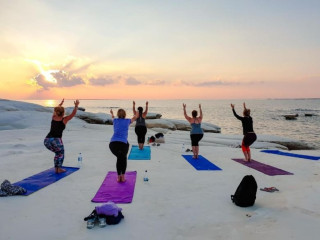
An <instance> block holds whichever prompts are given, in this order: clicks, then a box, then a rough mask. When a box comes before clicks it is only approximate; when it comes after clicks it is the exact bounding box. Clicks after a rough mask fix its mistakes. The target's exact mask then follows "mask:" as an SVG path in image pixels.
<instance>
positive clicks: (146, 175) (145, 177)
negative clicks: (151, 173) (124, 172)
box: [143, 170, 149, 182]
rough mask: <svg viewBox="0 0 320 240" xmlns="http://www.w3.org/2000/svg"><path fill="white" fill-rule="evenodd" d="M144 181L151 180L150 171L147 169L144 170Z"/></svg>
mask: <svg viewBox="0 0 320 240" xmlns="http://www.w3.org/2000/svg"><path fill="white" fill-rule="evenodd" d="M143 181H144V182H148V181H149V178H148V171H147V170H145V171H144V176H143Z"/></svg>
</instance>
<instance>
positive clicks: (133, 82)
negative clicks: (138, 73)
mask: <svg viewBox="0 0 320 240" xmlns="http://www.w3.org/2000/svg"><path fill="white" fill-rule="evenodd" d="M125 83H126V85H131V86H135V85H140V84H141V82H140V81H138V80H137V79H135V78H133V77H129V78H127V79H125Z"/></svg>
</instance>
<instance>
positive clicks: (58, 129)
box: [47, 119, 66, 138]
mask: <svg viewBox="0 0 320 240" xmlns="http://www.w3.org/2000/svg"><path fill="white" fill-rule="evenodd" d="M65 128H66V125H65V124H64V123H63V119H62V120H61V121H55V120H53V119H52V121H51V129H50V132H49V133H48V135H47V138H62V132H63V130H64V129H65Z"/></svg>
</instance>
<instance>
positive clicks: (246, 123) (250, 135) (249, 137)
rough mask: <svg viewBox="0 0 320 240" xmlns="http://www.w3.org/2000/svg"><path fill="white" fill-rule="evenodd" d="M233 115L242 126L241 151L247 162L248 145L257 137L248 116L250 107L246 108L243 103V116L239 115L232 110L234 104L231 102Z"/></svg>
mask: <svg viewBox="0 0 320 240" xmlns="http://www.w3.org/2000/svg"><path fill="white" fill-rule="evenodd" d="M231 108H232V112H233V115H234V116H235V117H236V118H237V119H239V120H240V121H241V122H242V128H243V135H244V137H243V140H242V144H241V148H242V152H243V154H244V157H245V160H246V161H247V162H250V161H251V152H250V145H251V144H252V143H254V141H256V139H257V135H256V134H255V132H254V131H253V121H252V117H251V116H250V109H248V108H246V104H245V103H243V117H240V116H239V115H238V114H237V113H236V111H235V110H234V104H231Z"/></svg>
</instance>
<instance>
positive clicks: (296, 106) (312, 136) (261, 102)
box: [23, 98, 320, 149]
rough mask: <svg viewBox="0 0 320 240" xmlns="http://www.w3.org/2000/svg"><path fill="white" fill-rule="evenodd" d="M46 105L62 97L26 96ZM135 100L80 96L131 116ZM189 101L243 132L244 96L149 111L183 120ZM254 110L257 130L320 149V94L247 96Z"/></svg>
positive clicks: (224, 128)
mask: <svg viewBox="0 0 320 240" xmlns="http://www.w3.org/2000/svg"><path fill="white" fill-rule="evenodd" d="M23 101H25V102H30V103H35V104H39V105H42V106H46V107H53V106H57V105H58V104H59V103H60V100H23ZM135 102H136V107H139V106H141V107H143V108H145V106H146V101H145V100H136V101H135ZM132 103H133V101H132V100H116V99H112V100H111V99H110V100H109V99H98V100H97V99H80V105H79V106H80V107H83V108H84V109H85V111H86V112H92V113H100V112H102V113H110V109H113V110H117V109H119V108H123V109H125V110H126V112H127V116H128V117H130V116H132V114H133V113H132ZM183 103H185V104H186V105H187V114H188V115H190V116H191V111H192V110H199V104H201V107H202V112H203V122H207V123H212V124H215V125H217V126H219V127H221V133H222V134H242V126H241V122H240V121H239V120H237V119H236V118H235V117H234V116H233V113H232V110H231V106H230V104H231V103H232V104H235V110H236V112H237V113H238V115H242V111H243V101H241V100H232V99H230V100H201V99H198V100H195V99H181V100H149V112H152V113H159V114H161V115H162V117H161V118H163V119H179V120H183V119H184V115H183V107H182V104H183ZM245 103H246V107H247V108H249V109H250V110H251V116H252V118H253V127H254V131H255V132H256V133H257V135H259V134H264V135H275V136H280V137H287V138H290V139H294V140H298V141H302V142H305V143H308V144H309V145H310V146H312V147H314V148H315V149H320V141H319V139H320V98H315V99H250V100H245ZM64 106H65V107H72V106H73V100H65V103H64ZM295 114H297V115H298V116H297V118H296V119H294V120H287V119H286V118H285V117H284V116H285V115H295Z"/></svg>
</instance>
